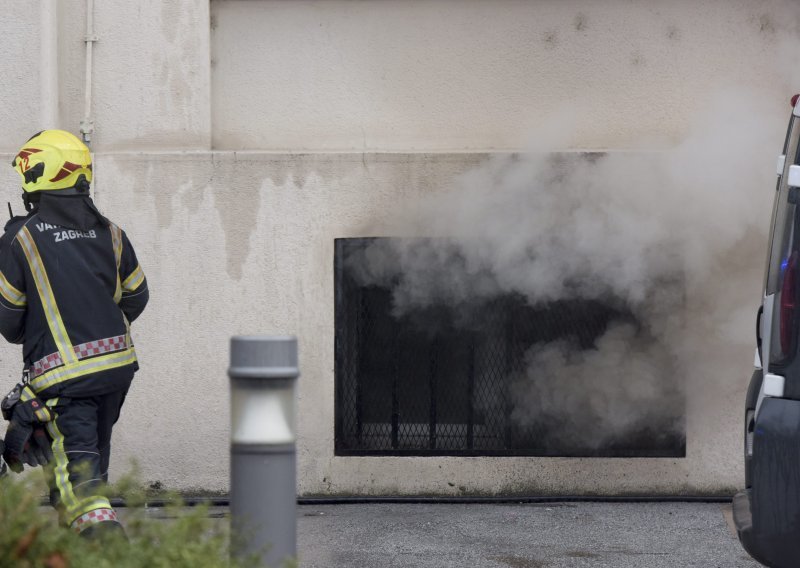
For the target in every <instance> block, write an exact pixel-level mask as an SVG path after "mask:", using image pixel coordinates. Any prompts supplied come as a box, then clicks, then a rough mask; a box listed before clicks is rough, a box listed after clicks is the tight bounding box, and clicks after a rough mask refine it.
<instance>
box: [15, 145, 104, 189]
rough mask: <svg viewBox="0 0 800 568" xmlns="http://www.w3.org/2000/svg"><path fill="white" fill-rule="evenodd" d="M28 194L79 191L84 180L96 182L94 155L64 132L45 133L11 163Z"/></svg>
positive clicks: (23, 148)
mask: <svg viewBox="0 0 800 568" xmlns="http://www.w3.org/2000/svg"><path fill="white" fill-rule="evenodd" d="M11 165H12V166H14V169H15V170H16V171H17V173H18V174H19V175H20V177H21V178H22V189H23V190H25V192H26V193H34V192H37V191H57V190H60V189H68V188H70V187H75V185H76V184H77V183H78V182H79V181H80V177H81V176H84V178H85V179H86V181H87V182H91V181H92V154H91V153H90V152H89V148H87V147H86V144H84V143H83V142H81V141H80V140H79V139H78V138H77V137H75V136H74V135H72V134H70V133H69V132H66V131H64V130H42V131H41V132H39V133H38V134H34V135H33V137H31V139H30V140H28V141H27V142H26V143H25V145H24V146H23V147H22V149H21V150H20V151H19V153H18V154H17V155H16V156H15V157H14V161H13V162H11Z"/></svg>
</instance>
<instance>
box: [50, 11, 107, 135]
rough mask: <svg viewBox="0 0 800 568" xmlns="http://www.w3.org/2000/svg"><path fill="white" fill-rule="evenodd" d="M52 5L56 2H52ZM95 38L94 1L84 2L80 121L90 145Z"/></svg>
mask: <svg viewBox="0 0 800 568" xmlns="http://www.w3.org/2000/svg"><path fill="white" fill-rule="evenodd" d="M52 1H53V2H54V3H55V1H57V0H52ZM96 41H97V36H96V35H94V0H86V37H85V38H84V42H86V83H85V86H84V91H83V96H84V106H83V120H81V136H82V137H83V141H84V142H85V143H86V144H87V145H90V144H91V143H92V134H93V133H94V120H92V48H93V46H94V42H96Z"/></svg>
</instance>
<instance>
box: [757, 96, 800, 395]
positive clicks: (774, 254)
mask: <svg viewBox="0 0 800 568" xmlns="http://www.w3.org/2000/svg"><path fill="white" fill-rule="evenodd" d="M799 113H800V108H798V107H795V110H794V112H793V113H792V118H791V120H790V121H789V127H788V129H787V132H786V139H785V141H784V146H783V155H782V157H781V158H780V159H779V161H778V166H779V172H778V181H777V186H776V193H775V204H774V206H773V211H772V222H771V225H772V226H771V229H770V250H769V255H768V260H767V268H766V273H765V282H764V299H763V305H762V309H763V317H762V318H761V325H760V329H759V330H758V331H759V334H760V338H761V340H762V341H761V352H760V358H761V362H762V367H763V369H764V373H775V374H778V375H781V376H784V377H785V376H786V372H787V371H788V370H789V369H790V367H793V365H792V364H793V363H794V361H795V355H796V353H797V335H798V334H797V330H798V326H800V305H799V304H800V303H799V302H798V298H797V289H798V283H800V225H799V224H800V219H798V215H797V213H798V210H797V203H798V201H799V200H800V199H799V198H800V192H798V190H797V189H791V188H789V186H788V184H787V181H788V171H789V166H791V165H795V164H800V143H799V142H800V118H799V117H798V114H799ZM795 382H798V381H795ZM763 396H764V394H763V386H762V392H761V393H760V394H759V399H758V406H760V403H761V400H762V399H763Z"/></svg>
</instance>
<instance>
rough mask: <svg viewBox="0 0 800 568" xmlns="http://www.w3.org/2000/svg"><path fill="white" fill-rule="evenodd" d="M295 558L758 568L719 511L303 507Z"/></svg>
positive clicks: (495, 566) (420, 564) (418, 566)
mask: <svg viewBox="0 0 800 568" xmlns="http://www.w3.org/2000/svg"><path fill="white" fill-rule="evenodd" d="M121 513H122V517H123V518H124V517H125V515H126V513H127V511H125V510H124V509H123V510H122V511H121ZM209 513H210V515H211V517H212V518H214V519H215V522H221V523H228V522H229V511H228V509H227V507H218V508H213V509H212V510H211V511H210V512H209ZM149 515H150V516H153V517H156V518H165V517H164V511H163V510H160V509H155V510H150V512H149ZM297 550H298V555H299V560H300V566H301V567H303V568H573V567H575V568H577V567H584V566H591V567H596V568H602V567H607V568H680V567H683V566H697V567H702V568H739V567H741V568H754V567H758V566H760V564H758V563H757V562H755V561H754V560H752V559H751V558H750V557H749V556H748V555H747V553H746V552H745V551H744V549H742V547H741V545H740V544H739V541H738V539H737V538H736V534H735V532H734V529H733V523H732V520H731V506H730V504H720V503H681V502H667V503H664V502H643V503H603V502H567V503H508V504H493V503H469V504H466V503H464V504H462V503H459V504H433V503H425V504H411V503H366V504H364V503H362V504H337V505H328V504H320V505H300V506H299V507H298V511H297Z"/></svg>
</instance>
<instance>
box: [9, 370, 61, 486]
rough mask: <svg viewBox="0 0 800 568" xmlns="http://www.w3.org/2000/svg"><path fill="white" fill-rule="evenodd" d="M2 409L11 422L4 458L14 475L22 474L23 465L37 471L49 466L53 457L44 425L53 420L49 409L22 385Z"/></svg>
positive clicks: (27, 387)
mask: <svg viewBox="0 0 800 568" xmlns="http://www.w3.org/2000/svg"><path fill="white" fill-rule="evenodd" d="M0 406H2V411H3V417H4V418H5V419H6V420H8V421H9V425H8V430H6V441H5V445H6V448H5V451H4V452H3V457H4V458H5V460H6V462H7V463H8V467H10V468H11V471H14V472H16V473H20V472H21V471H22V470H23V466H22V464H23V463H27V464H28V465H30V466H34V467H35V466H37V465H44V464H46V463H47V461H48V458H49V457H51V454H50V450H49V440H48V439H47V433H46V432H45V431H44V429H43V428H42V425H43V424H44V423H46V422H49V421H50V420H51V419H52V414H51V413H50V409H48V408H47V407H46V406H45V405H44V403H43V402H42V401H41V400H40V399H39V398H38V397H37V396H36V395H35V394H34V393H33V391H32V390H31V389H30V387H29V386H28V385H22V384H19V385H17V386H16V387H14V390H12V391H11V392H10V393H9V394H8V396H6V398H4V399H3V402H2V405H0ZM45 446H46V447H47V451H45Z"/></svg>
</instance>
